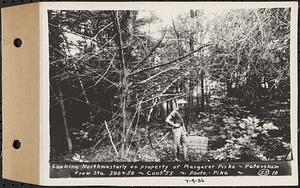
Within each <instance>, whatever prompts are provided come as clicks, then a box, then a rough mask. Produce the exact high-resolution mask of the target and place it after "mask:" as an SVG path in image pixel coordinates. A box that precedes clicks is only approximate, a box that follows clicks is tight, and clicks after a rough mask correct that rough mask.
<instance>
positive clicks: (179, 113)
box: [166, 99, 188, 161]
mask: <svg viewBox="0 0 300 188" xmlns="http://www.w3.org/2000/svg"><path fill="white" fill-rule="evenodd" d="M185 104H187V101H186V100H184V99H179V100H177V106H176V107H175V108H174V110H173V111H172V112H171V113H170V115H169V116H168V117H167V118H166V122H167V123H168V124H170V125H171V126H172V132H173V139H174V153H175V160H178V159H179V152H180V148H181V145H182V147H183V156H184V160H185V161H187V160H188V159H187V141H186V136H187V131H186V128H185V124H184V118H183V116H184V107H185Z"/></svg>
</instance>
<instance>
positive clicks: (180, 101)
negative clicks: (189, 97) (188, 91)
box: [177, 99, 188, 104]
mask: <svg viewBox="0 0 300 188" xmlns="http://www.w3.org/2000/svg"><path fill="white" fill-rule="evenodd" d="M187 103H188V102H187V101H186V100H184V99H178V100H177V104H187Z"/></svg>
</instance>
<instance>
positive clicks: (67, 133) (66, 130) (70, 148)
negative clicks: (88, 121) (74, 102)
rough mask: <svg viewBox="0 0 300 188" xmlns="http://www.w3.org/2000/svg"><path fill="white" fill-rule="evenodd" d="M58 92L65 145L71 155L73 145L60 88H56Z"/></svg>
mask: <svg viewBox="0 0 300 188" xmlns="http://www.w3.org/2000/svg"><path fill="white" fill-rule="evenodd" d="M58 90H59V101H60V106H61V111H62V116H63V121H64V128H65V132H66V140H67V144H68V150H69V153H71V152H72V150H73V144H72V140H71V137H70V133H69V128H68V123H67V115H66V109H65V105H64V102H63V94H62V91H61V88H60V86H59V87H58Z"/></svg>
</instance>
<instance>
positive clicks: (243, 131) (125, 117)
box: [48, 8, 291, 162]
mask: <svg viewBox="0 0 300 188" xmlns="http://www.w3.org/2000/svg"><path fill="white" fill-rule="evenodd" d="M169 17H170V18H169V20H170V22H169V24H166V18H164V17H162V14H159V12H157V11H140V10H137V11H126V10H119V11H116V10H105V11H103V10H102V11H89V10H74V11H73V10H49V11H48V21H49V24H48V27H49V63H50V70H49V73H50V75H49V79H50V137H51V140H50V141H51V155H50V156H51V158H50V160H52V161H59V162H63V161H79V162H80V161H82V162H84V161H86V162H105V161H129V162H131V161H133V162H134V161H172V160H173V153H172V152H173V143H172V134H171V133H170V126H168V125H167V124H166V123H165V119H166V117H167V116H168V114H169V113H170V112H171V111H172V109H173V107H174V105H176V104H175V99H178V98H184V99H186V100H187V101H188V104H187V107H186V110H185V117H186V118H185V121H186V127H187V131H188V133H189V135H199V136H206V137H208V139H209V142H208V144H209V145H208V152H207V153H206V154H205V155H196V154H195V155H193V154H190V156H189V157H190V160H192V161H271V160H291V153H290V150H291V148H290V72H289V71H290V9H288V8H272V9H232V10H224V11H222V12H213V11H208V10H190V11H184V10H182V11H178V13H177V14H176V15H173V16H172V17H171V16H169Z"/></svg>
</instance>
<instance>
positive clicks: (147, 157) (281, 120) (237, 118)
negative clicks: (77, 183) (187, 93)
mask: <svg viewBox="0 0 300 188" xmlns="http://www.w3.org/2000/svg"><path fill="white" fill-rule="evenodd" d="M195 116H196V117H194V118H193V119H194V123H192V124H191V125H190V126H189V127H188V128H187V129H188V133H189V136H203V137H207V138H208V140H209V141H208V152H207V154H195V153H190V152H189V160H190V161H211V160H225V161H226V160H229V161H230V160H245V157H246V159H247V160H248V159H249V160H268V159H269V160H285V159H286V156H287V155H288V153H289V152H288V150H287V149H285V148H283V146H282V145H284V144H285V145H287V146H284V147H289V143H290V140H289V139H290V130H289V125H290V121H289V105H288V103H276V104H273V105H269V106H268V107H267V108H262V110H261V112H260V114H259V115H258V116H257V115H256V116H255V115H254V114H252V113H251V112H250V110H249V109H247V107H246V106H244V105H243V102H242V101H238V100H237V99H235V98H225V97H218V96H213V97H212V98H211V101H210V109H208V110H207V112H200V113H199V114H195ZM247 118H248V120H249V119H250V120H251V121H253V123H252V124H254V126H253V127H254V128H253V130H252V132H251V130H250V132H249V130H248V129H246V128H245V127H242V125H244V124H241V122H243V121H245V119H246V120H247ZM266 122H272V125H271V126H273V128H272V129H273V130H270V132H271V133H272V134H271V135H270V134H268V133H265V132H266V131H265V132H263V131H264V130H265V127H266V126H267V125H268V126H269V125H270V124H266ZM263 123H265V124H264V125H262V124H263ZM252 124H251V125H252ZM265 125H266V126H265ZM241 127H242V128H241ZM249 127H250V126H249ZM259 127H264V130H261V129H258V128H259ZM150 128H151V130H150V139H149V135H148V131H147V130H146V128H141V129H139V132H138V133H137V135H140V137H139V139H138V140H137V141H135V142H134V143H135V144H133V145H132V147H131V148H130V149H129V150H128V151H127V153H126V156H125V157H123V158H116V154H115V153H114V150H113V148H112V147H111V146H107V145H106V146H98V147H97V148H93V149H91V148H89V149H84V150H81V151H79V152H76V153H72V154H67V155H63V156H60V157H59V158H58V161H80V162H109V161H127V162H137V161H144V162H163V161H173V160H174V153H173V135H172V131H171V129H170V127H168V126H167V125H166V123H160V122H153V123H152V124H151V125H150ZM270 129H271V128H270ZM277 129H278V130H277ZM258 130H259V131H261V132H259V131H258ZM274 130H275V131H274ZM279 130H280V131H279ZM272 131H273V132H272ZM247 133H249V135H245V134H247ZM257 134H260V135H262V136H261V137H259V138H260V140H262V139H264V140H262V141H263V142H261V143H260V144H259V139H258V137H257V136H256V137H254V136H253V135H257ZM264 134H266V135H267V136H265V137H264ZM235 135H237V136H235ZM236 138H238V139H236ZM271 138H272V140H269V139H271ZM273 138H274V139H275V141H274V139H273ZM239 139H240V140H239ZM236 140H239V141H236ZM267 142H268V143H267ZM278 142H280V144H279V145H278V144H277V143H278ZM274 143H275V145H276V144H277V145H278V147H279V148H276V146H274ZM270 144H271V147H274V148H273V150H270V149H265V148H267V147H270ZM272 144H273V145H272ZM280 149H281V150H280ZM265 150H268V151H265ZM269 150H270V151H269ZM274 151H275V153H274ZM242 152H245V153H247V155H245V156H244V158H243V155H244V154H243V153H242ZM259 156H260V157H259ZM266 156H268V158H266ZM251 157H252V158H251Z"/></svg>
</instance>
